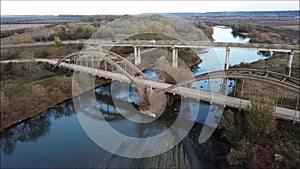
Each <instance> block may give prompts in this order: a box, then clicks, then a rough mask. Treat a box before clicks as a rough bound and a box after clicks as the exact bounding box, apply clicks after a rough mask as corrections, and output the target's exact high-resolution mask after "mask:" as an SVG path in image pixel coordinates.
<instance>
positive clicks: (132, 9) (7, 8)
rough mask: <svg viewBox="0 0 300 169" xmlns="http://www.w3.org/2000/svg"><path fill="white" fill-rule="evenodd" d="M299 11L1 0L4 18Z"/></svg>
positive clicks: (277, 4)
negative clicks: (5, 16)
mask: <svg viewBox="0 0 300 169" xmlns="http://www.w3.org/2000/svg"><path fill="white" fill-rule="evenodd" d="M274 10H299V1H298V0H292V1H285V0H282V1H279V0H276V1H271V0H269V1H261V0H252V1H237V0H236V1H69V0H64V1H53V0H52V1H45V0H41V1H25V0H23V1H12V0H1V15H59V14H80V15H95V14H118V15H120V14H141V13H166V12H219V11H274Z"/></svg>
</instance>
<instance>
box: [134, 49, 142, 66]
mask: <svg viewBox="0 0 300 169" xmlns="http://www.w3.org/2000/svg"><path fill="white" fill-rule="evenodd" d="M133 48H134V64H135V65H139V64H141V63H142V58H141V48H139V47H136V46H134V47H133Z"/></svg>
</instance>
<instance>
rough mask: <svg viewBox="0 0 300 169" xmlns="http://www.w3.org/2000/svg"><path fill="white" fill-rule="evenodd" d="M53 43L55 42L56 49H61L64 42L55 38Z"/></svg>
mask: <svg viewBox="0 0 300 169" xmlns="http://www.w3.org/2000/svg"><path fill="white" fill-rule="evenodd" d="M53 41H54V46H56V47H60V46H62V45H63V43H62V40H61V39H60V38H59V37H58V36H55V37H54V40H53Z"/></svg>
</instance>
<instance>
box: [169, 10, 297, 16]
mask: <svg viewBox="0 0 300 169" xmlns="http://www.w3.org/2000/svg"><path fill="white" fill-rule="evenodd" d="M165 14H166V15H175V16H179V17H201V16H236V17H251V16H252V17H299V15H300V11H245V12H205V13H197V12H192V13H165Z"/></svg>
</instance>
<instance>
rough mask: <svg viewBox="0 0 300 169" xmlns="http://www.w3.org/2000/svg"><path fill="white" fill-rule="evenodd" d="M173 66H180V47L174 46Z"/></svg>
mask: <svg viewBox="0 0 300 169" xmlns="http://www.w3.org/2000/svg"><path fill="white" fill-rule="evenodd" d="M172 67H178V48H176V47H173V57H172Z"/></svg>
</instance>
